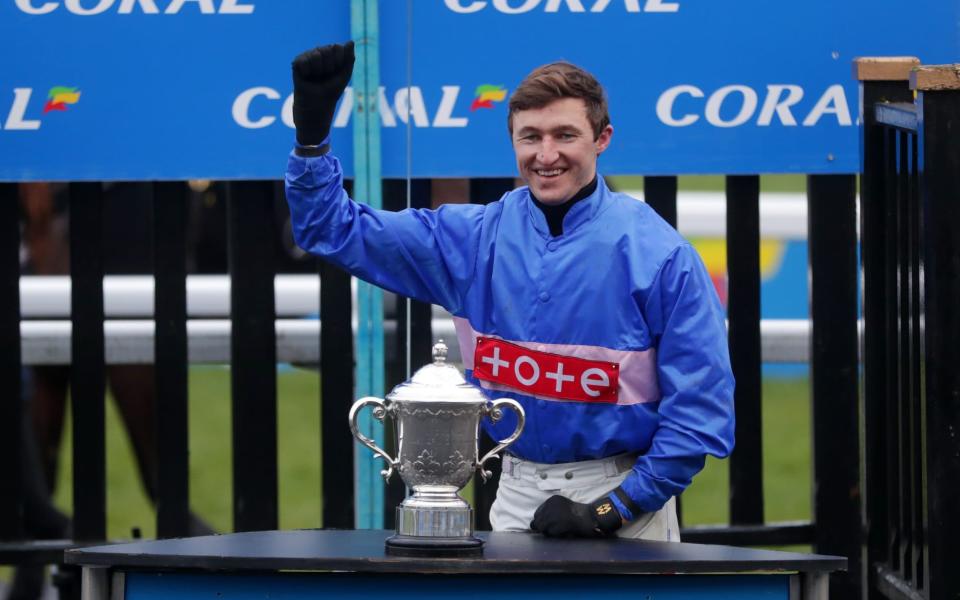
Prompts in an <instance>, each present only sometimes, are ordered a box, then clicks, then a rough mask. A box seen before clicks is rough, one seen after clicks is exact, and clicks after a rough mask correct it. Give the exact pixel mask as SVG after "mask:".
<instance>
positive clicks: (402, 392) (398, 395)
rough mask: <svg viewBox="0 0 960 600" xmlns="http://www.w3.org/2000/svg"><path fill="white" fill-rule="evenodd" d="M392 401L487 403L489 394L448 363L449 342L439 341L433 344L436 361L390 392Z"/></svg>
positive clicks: (388, 396) (389, 396) (389, 395)
mask: <svg viewBox="0 0 960 600" xmlns="http://www.w3.org/2000/svg"><path fill="white" fill-rule="evenodd" d="M387 400H389V401H391V402H471V403H484V402H486V401H487V398H486V396H484V395H483V392H481V391H480V389H479V388H477V387H476V386H474V385H471V384H469V383H467V381H466V380H465V379H464V378H463V375H461V374H460V370H459V369H457V367H455V366H453V365H451V364H450V363H448V362H447V345H446V344H444V343H443V340H439V341H438V342H437V343H436V344H434V346H433V362H432V363H431V364H429V365H426V366H423V367H420V369H418V370H417V372H416V373H414V374H413V377H411V378H410V379H409V380H408V381H405V382H404V383H401V384H400V385H398V386H397V387H395V388H393V391H391V392H390V393H389V394H387Z"/></svg>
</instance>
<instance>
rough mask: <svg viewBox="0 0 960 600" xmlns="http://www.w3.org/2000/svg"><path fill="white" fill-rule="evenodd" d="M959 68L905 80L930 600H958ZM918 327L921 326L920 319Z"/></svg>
mask: <svg viewBox="0 0 960 600" xmlns="http://www.w3.org/2000/svg"><path fill="white" fill-rule="evenodd" d="M958 69H960V65H944V66H938V67H920V68H918V69H916V70H914V71H913V72H912V73H911V75H910V87H911V88H912V89H914V90H917V92H918V98H917V108H918V113H919V123H920V127H919V129H920V133H919V144H920V162H919V171H920V174H921V188H920V194H921V202H922V205H923V210H924V220H923V224H922V227H923V230H924V232H925V240H924V245H923V251H924V263H925V264H924V265H923V269H924V277H923V284H924V288H925V289H924V299H925V306H924V307H923V308H924V313H923V316H922V317H921V319H925V324H926V327H921V331H922V332H923V334H924V336H925V337H924V340H923V342H924V353H925V359H926V365H925V368H926V372H925V381H924V383H925V387H926V390H925V391H926V400H927V404H926V415H925V419H924V420H923V422H922V427H924V430H925V433H926V435H925V438H926V446H925V447H924V448H923V453H924V455H925V456H926V467H927V469H926V474H927V477H926V481H927V489H926V498H925V506H924V507H923V510H924V511H925V512H926V516H927V523H926V533H927V538H926V540H925V541H926V543H927V545H928V546H927V549H928V552H927V553H926V555H927V559H928V563H927V564H923V565H921V566H922V567H923V570H924V573H923V576H924V580H925V581H926V582H927V584H928V589H927V593H928V594H929V596H928V597H929V598H931V600H940V599H946V598H956V597H958V596H960V569H957V561H956V541H957V539H960V510H958V507H960V477H958V474H960V440H958V433H957V432H958V431H960V400H958V398H960V368H958V365H960V345H958V344H957V340H958V338H960V311H958V310H957V299H958V298H960V238H958V236H957V231H958V230H960V147H958V145H957V140H958V139H960V81H958V78H957V72H958ZM921 322H922V321H921Z"/></svg>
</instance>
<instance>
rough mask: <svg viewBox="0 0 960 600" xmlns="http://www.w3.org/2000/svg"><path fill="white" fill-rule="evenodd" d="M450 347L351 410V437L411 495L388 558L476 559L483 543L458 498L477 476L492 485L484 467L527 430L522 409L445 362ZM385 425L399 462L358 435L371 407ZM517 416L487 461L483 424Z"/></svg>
mask: <svg viewBox="0 0 960 600" xmlns="http://www.w3.org/2000/svg"><path fill="white" fill-rule="evenodd" d="M446 356H447V346H446V345H445V344H444V343H443V341H442V340H441V341H440V342H439V343H438V344H436V345H435V346H434V347H433V364H429V365H426V366H425V367H423V368H421V369H420V370H418V371H417V372H416V373H415V374H414V375H413V377H411V378H410V380H409V381H407V382H405V383H402V384H400V385H398V386H397V387H395V388H393V391H391V392H390V393H389V394H387V397H386V400H381V399H380V398H373V397H367V398H361V399H360V400H357V401H356V402H354V404H353V407H352V408H351V409H350V431H351V432H353V435H354V437H356V438H357V439H358V440H360V442H361V443H362V444H363V445H365V446H367V447H368V448H370V449H371V450H373V451H374V452H375V453H377V455H379V456H381V457H383V459H384V460H385V461H386V468H385V469H383V470H382V471H381V472H380V473H381V475H383V477H384V479H385V480H389V479H390V475H392V474H393V471H394V469H396V470H397V471H399V472H400V477H401V478H402V479H403V482H404V483H405V484H406V485H407V487H408V488H409V489H410V490H411V491H412V494H411V495H410V496H408V497H407V498H406V499H405V500H404V501H403V502H402V503H401V504H400V506H398V507H397V519H396V523H397V533H396V535H394V536H392V537H390V538H389V539H388V540H387V544H386V546H387V548H386V549H387V553H388V554H394V555H401V556H437V555H441V556H475V555H478V554H480V553H481V552H482V545H483V542H482V541H481V540H479V539H477V538H476V537H474V535H473V509H472V508H471V507H470V505H469V504H468V503H467V502H466V501H465V500H464V499H463V498H461V497H460V494H459V492H460V490H461V489H463V486H465V485H467V482H469V481H470V478H471V477H472V476H473V473H474V471H475V470H478V469H479V470H480V475H481V476H482V477H483V480H484V481H486V480H487V478H488V477H490V475H491V473H490V471H487V470H486V469H484V464H485V463H486V462H487V461H488V460H490V459H491V458H494V457H499V455H498V454H497V453H498V452H500V451H501V450H503V449H504V448H506V447H507V446H509V445H510V444H512V443H513V442H514V441H515V440H516V439H517V438H518V437H520V432H521V431H523V424H524V414H523V408H522V407H521V406H520V404H518V403H517V402H516V401H515V400H511V399H509V398H501V399H499V400H494V401H492V402H491V401H488V400H487V398H486V396H484V395H483V393H482V392H481V391H480V389H479V388H477V387H475V386H473V385H471V384H469V383H467V382H466V381H465V380H464V378H463V376H462V375H461V374H460V371H459V370H458V369H457V368H456V367H455V366H453V365H451V364H448V363H447V362H446ZM368 405H369V406H373V407H374V409H373V416H374V417H375V418H376V419H378V420H380V421H382V420H383V419H384V417H386V416H387V415H389V416H390V417H391V420H392V421H393V425H394V427H395V432H396V440H397V457H396V458H393V457H391V456H390V455H389V454H387V453H386V452H385V451H384V450H383V449H381V448H380V447H379V446H377V444H376V442H374V441H373V440H371V439H370V438H368V437H366V436H365V435H363V434H362V433H360V432H359V431H358V429H357V416H358V415H359V413H360V410H361V409H362V408H363V407H365V406H368ZM504 407H507V408H512V409H513V410H514V411H515V412H516V414H517V427H516V430H515V431H514V432H513V433H512V434H511V435H510V437H508V438H507V439H505V440H502V441H500V442H498V443H497V445H496V447H495V448H494V449H493V450H491V451H490V452H487V454H486V455H484V457H483V458H481V459H480V460H477V457H478V455H479V452H478V449H477V440H478V437H479V426H480V418H481V417H487V418H489V419H490V420H491V421H493V422H496V421H499V420H500V418H501V417H502V416H503V408H504Z"/></svg>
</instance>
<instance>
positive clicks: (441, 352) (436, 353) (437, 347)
mask: <svg viewBox="0 0 960 600" xmlns="http://www.w3.org/2000/svg"><path fill="white" fill-rule="evenodd" d="M445 362H447V345H446V344H444V343H443V340H442V339H441V340H437V343H436V344H434V345H433V364H435V365H442V364H444V363H445Z"/></svg>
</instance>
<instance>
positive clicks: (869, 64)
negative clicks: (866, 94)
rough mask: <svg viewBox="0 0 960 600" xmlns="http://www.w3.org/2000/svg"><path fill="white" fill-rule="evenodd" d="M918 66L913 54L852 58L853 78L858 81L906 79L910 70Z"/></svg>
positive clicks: (918, 62)
mask: <svg viewBox="0 0 960 600" xmlns="http://www.w3.org/2000/svg"><path fill="white" fill-rule="evenodd" d="M918 66H920V59H919V58H917V57H915V56H867V57H860V58H855V59H854V60H853V78H854V79H856V80H858V81H906V80H907V79H908V78H909V77H910V70H911V69H913V68H914V67H918Z"/></svg>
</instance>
